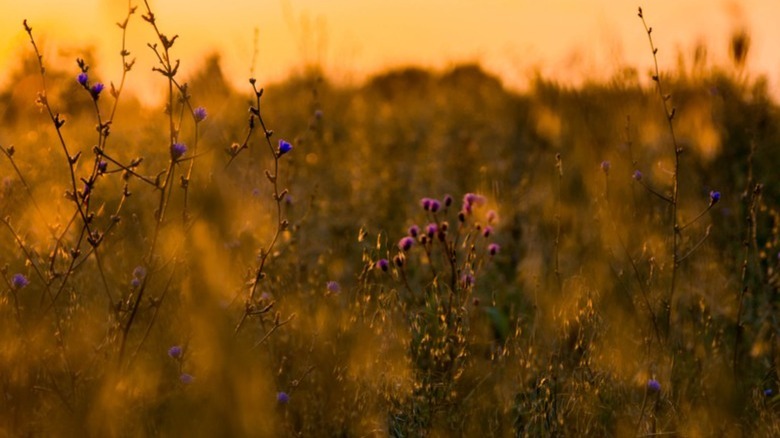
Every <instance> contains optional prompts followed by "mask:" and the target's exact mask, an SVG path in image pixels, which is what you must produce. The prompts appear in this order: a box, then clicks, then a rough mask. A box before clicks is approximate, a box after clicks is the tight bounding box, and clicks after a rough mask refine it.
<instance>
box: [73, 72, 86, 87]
mask: <svg viewBox="0 0 780 438" xmlns="http://www.w3.org/2000/svg"><path fill="white" fill-rule="evenodd" d="M76 80H77V81H78V83H79V84H81V86H83V87H86V86H87V81H89V76H87V74H86V73H84V72H81V73H79V75H78V76H76Z"/></svg>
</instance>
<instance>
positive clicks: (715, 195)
mask: <svg viewBox="0 0 780 438" xmlns="http://www.w3.org/2000/svg"><path fill="white" fill-rule="evenodd" d="M718 201H720V192H717V191H715V190H712V191H711V192H710V205H715V204H717V203H718Z"/></svg>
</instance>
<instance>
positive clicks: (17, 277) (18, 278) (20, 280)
mask: <svg viewBox="0 0 780 438" xmlns="http://www.w3.org/2000/svg"><path fill="white" fill-rule="evenodd" d="M28 284H30V280H28V279H27V277H25V276H24V275H22V274H14V276H13V278H11V285H13V287H14V289H21V288H23V287H26V286H27V285H28Z"/></svg>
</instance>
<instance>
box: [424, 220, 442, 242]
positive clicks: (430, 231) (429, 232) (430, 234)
mask: <svg viewBox="0 0 780 438" xmlns="http://www.w3.org/2000/svg"><path fill="white" fill-rule="evenodd" d="M438 230H439V227H437V226H436V224H434V223H433V222H431V223H429V224H428V226H427V227H425V234H427V235H428V237H429V238H431V239H432V238H433V235H434V234H436V232H437V231H438Z"/></svg>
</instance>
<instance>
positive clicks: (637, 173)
mask: <svg viewBox="0 0 780 438" xmlns="http://www.w3.org/2000/svg"><path fill="white" fill-rule="evenodd" d="M631 177H632V178H634V179H635V180H637V181H642V172H640V171H638V170H635V171H634V174H633V175H632V176H631Z"/></svg>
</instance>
